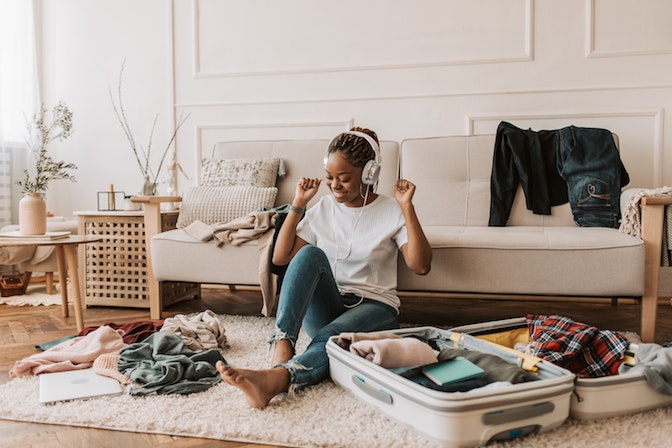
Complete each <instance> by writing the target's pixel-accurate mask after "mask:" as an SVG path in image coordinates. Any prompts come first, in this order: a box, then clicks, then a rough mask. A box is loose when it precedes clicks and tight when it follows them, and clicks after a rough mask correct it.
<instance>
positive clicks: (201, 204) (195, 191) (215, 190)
mask: <svg viewBox="0 0 672 448" xmlns="http://www.w3.org/2000/svg"><path fill="white" fill-rule="evenodd" d="M277 194H278V189H277V188H276V187H264V188H262V187H251V186H229V187H209V186H198V187H193V188H191V189H190V190H189V191H187V192H186V193H185V195H184V197H183V199H182V206H181V208H180V214H179V216H178V218H177V228H178V229H182V228H184V227H186V226H188V225H189V224H191V223H192V222H194V221H196V220H198V221H202V222H204V223H206V224H217V223H226V222H229V221H232V220H234V219H236V218H240V217H242V216H245V215H247V214H248V213H251V212H253V211H256V210H259V209H261V208H271V207H273V205H274V203H275V197H276V195H277Z"/></svg>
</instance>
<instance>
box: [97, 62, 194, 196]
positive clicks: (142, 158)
mask: <svg viewBox="0 0 672 448" xmlns="http://www.w3.org/2000/svg"><path fill="white" fill-rule="evenodd" d="M124 65H125V63H124V64H122V65H121V70H120V72H119V84H118V86H117V98H116V100H115V97H114V95H113V94H112V89H111V88H110V100H111V101H112V108H113V109H114V113H115V115H116V116H117V120H118V121H119V124H120V125H121V129H122V130H123V131H124V134H125V135H126V139H127V140H128V143H129V144H130V146H131V150H133V154H134V155H135V159H136V161H137V162H138V167H139V168H140V172H141V173H142V176H143V177H144V178H145V183H151V184H154V185H156V184H157V182H158V178H159V174H160V173H161V168H162V167H163V163H164V161H165V159H166V155H168V151H169V150H170V148H171V146H172V145H173V142H174V141H175V137H176V136H177V131H179V130H180V127H182V125H183V124H184V122H185V121H187V119H188V118H189V115H190V114H187V116H183V115H180V119H179V120H178V122H177V126H176V127H175V130H174V131H173V134H172V135H171V136H170V140H168V144H167V145H166V147H165V148H164V150H163V153H162V154H161V158H160V159H159V164H158V167H157V168H156V170H154V169H153V168H152V140H153V137H154V130H155V128H156V123H157V121H158V119H159V114H156V115H155V116H154V121H153V123H152V128H151V131H150V134H149V141H148V143H147V147H146V148H145V147H143V146H142V145H138V144H136V142H135V138H134V137H133V132H132V131H131V127H130V125H129V124H128V119H127V118H126V111H125V110H124V105H123V102H122V88H121V84H122V83H121V80H122V77H123V73H124Z"/></svg>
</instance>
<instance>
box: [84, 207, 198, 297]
mask: <svg viewBox="0 0 672 448" xmlns="http://www.w3.org/2000/svg"><path fill="white" fill-rule="evenodd" d="M75 215H77V217H78V233H79V234H80V235H95V236H98V237H101V238H102V241H100V242H98V243H93V244H87V245H85V246H82V247H81V248H80V250H81V252H80V254H79V266H80V271H79V272H80V279H81V281H82V282H83V283H84V284H83V285H82V286H83V289H82V290H83V291H84V293H85V294H84V303H85V304H86V305H87V306H89V305H104V306H119V307H130V308H149V307H150V306H149V291H148V285H147V244H146V240H145V224H144V214H143V212H142V211H137V212H136V211H129V212H126V211H119V212H117V211H115V212H99V211H92V212H75ZM177 215H178V212H177V211H169V212H162V213H161V230H162V231H164V230H170V229H174V228H175V224H176V222H177ZM163 283H164V282H161V283H160V284H159V293H160V295H161V299H162V303H163V305H164V306H165V305H170V304H172V303H175V302H178V301H180V300H183V299H187V298H191V297H197V296H198V295H199V294H200V285H199V284H197V283H176V282H169V283H167V284H163Z"/></svg>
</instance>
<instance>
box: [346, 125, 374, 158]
mask: <svg viewBox="0 0 672 448" xmlns="http://www.w3.org/2000/svg"><path fill="white" fill-rule="evenodd" d="M344 134H348V135H355V136H357V137H361V138H363V139H364V140H366V141H367V142H368V143H369V146H370V147H371V149H373V156H374V159H375V160H376V164H378V165H380V147H379V146H378V143H377V142H376V140H374V138H373V137H371V136H370V135H369V134H367V133H366V132H360V131H347V132H344Z"/></svg>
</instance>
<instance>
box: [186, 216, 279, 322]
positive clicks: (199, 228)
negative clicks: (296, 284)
mask: <svg viewBox="0 0 672 448" xmlns="http://www.w3.org/2000/svg"><path fill="white" fill-rule="evenodd" d="M276 216H277V212H276V211H273V210H267V211H255V212H252V213H249V214H247V215H245V216H243V217H241V218H237V219H234V220H233V221H229V222H227V223H221V224H220V223H218V224H205V223H204V222H202V221H194V222H192V223H191V224H189V225H188V226H187V227H185V228H184V231H185V232H187V233H188V234H189V235H191V236H193V237H194V238H196V239H198V240H200V241H210V240H211V239H213V238H214V239H215V240H217V241H218V243H217V245H218V246H221V245H223V244H231V245H233V246H239V245H241V244H243V243H246V242H248V241H252V240H258V243H257V244H258V247H259V268H258V269H259V285H260V287H261V295H262V300H263V305H262V308H261V312H262V314H263V315H264V316H269V315H270V313H271V312H272V310H273V307H274V306H275V304H276V300H277V299H276V295H277V275H275V274H272V273H271V270H270V260H271V249H272V246H273V245H272V242H273V229H274V227H275V218H276Z"/></svg>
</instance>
